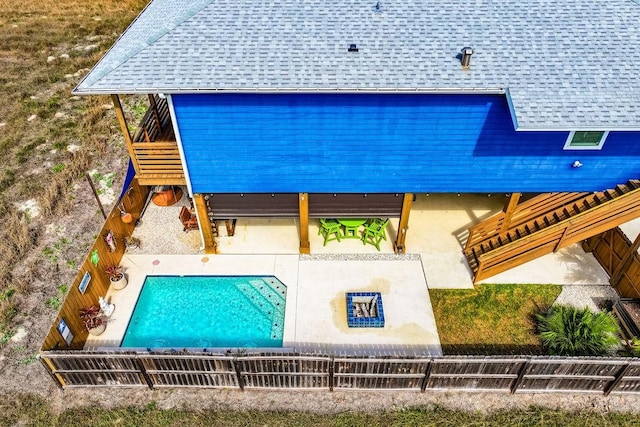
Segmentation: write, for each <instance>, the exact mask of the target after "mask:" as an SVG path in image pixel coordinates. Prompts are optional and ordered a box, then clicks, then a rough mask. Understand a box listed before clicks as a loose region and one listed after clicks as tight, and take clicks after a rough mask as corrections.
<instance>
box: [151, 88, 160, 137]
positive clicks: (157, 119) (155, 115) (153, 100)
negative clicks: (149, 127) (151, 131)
mask: <svg viewBox="0 0 640 427" xmlns="http://www.w3.org/2000/svg"><path fill="white" fill-rule="evenodd" d="M149 104H151V110H152V111H153V118H154V120H155V122H156V126H157V127H158V135H157V136H156V139H160V138H161V137H162V122H160V113H158V104H156V98H155V96H154V95H153V94H152V93H150V94H149Z"/></svg>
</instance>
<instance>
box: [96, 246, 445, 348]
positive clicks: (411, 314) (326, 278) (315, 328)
mask: <svg viewBox="0 0 640 427" xmlns="http://www.w3.org/2000/svg"><path fill="white" fill-rule="evenodd" d="M122 264H123V266H124V267H125V269H126V271H127V275H128V278H129V284H128V285H127V287H126V288H124V289H122V290H119V291H115V290H112V289H111V290H109V293H108V294H107V299H108V300H109V301H110V302H111V303H113V304H115V311H114V313H113V314H112V316H111V318H109V321H108V326H107V329H106V331H105V332H104V333H103V334H102V335H100V336H97V337H94V336H90V337H89V340H88V341H87V344H86V346H85V349H96V348H105V347H118V346H119V345H120V342H121V341H122V338H123V337H124V334H125V331H126V328H127V325H128V323H129V319H130V318H131V315H132V313H133V309H134V307H135V303H136V301H137V298H138V295H139V293H140V290H141V289H142V284H143V283H144V279H145V277H146V276H147V275H177V276H190V275H265V276H269V275H274V276H276V277H277V278H278V279H279V280H280V281H282V282H283V283H284V284H285V285H286V286H287V300H286V301H287V302H286V304H287V305H286V311H285V325H284V337H283V347H284V348H285V349H286V350H290V351H296V352H307V353H309V352H323V353H331V354H336V355H353V354H357V355H385V356H389V355H398V356H413V355H423V356H424V355H440V354H442V350H441V348H440V341H439V338H438V333H437V328H436V324H435V318H434V316H433V310H432V308H431V301H430V300H429V293H428V289H427V285H426V282H425V279H424V274H422V263H421V262H420V261H419V260H417V259H415V260H412V259H407V260H400V259H388V260H385V259H383V258H382V259H375V260H374V259H372V260H351V261H334V260H323V259H316V258H314V257H302V258H301V257H299V256H297V255H216V256H207V255H126V256H125V258H124V260H123V263H122ZM357 291H361V292H365V291H375V292H380V293H381V296H382V301H383V305H384V311H385V326H384V327H383V328H349V327H348V326H347V315H346V301H345V293H346V292H357Z"/></svg>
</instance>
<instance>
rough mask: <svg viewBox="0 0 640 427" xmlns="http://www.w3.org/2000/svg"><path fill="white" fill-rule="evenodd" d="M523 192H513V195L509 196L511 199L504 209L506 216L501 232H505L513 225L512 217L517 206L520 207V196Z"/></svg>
mask: <svg viewBox="0 0 640 427" xmlns="http://www.w3.org/2000/svg"><path fill="white" fill-rule="evenodd" d="M521 195H522V193H511V197H509V201H508V202H507V204H506V205H505V206H504V209H502V212H504V218H503V219H502V227H500V233H504V232H505V231H507V230H508V229H509V226H511V218H513V213H514V212H515V211H516V207H518V201H519V200H520V196H521Z"/></svg>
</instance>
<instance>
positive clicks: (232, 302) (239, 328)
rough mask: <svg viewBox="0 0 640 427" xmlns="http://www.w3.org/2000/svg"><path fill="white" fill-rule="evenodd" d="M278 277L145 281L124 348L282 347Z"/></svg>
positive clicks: (281, 296)
mask: <svg viewBox="0 0 640 427" xmlns="http://www.w3.org/2000/svg"><path fill="white" fill-rule="evenodd" d="M286 295H287V287H286V286H285V285H284V284H282V282H280V281H279V280H278V279H277V278H276V277H274V276H147V278H146V279H145V281H144V284H143V286H142V291H141V292H140V296H139V297H138V302H137V303H136V306H135V309H134V311H133V315H132V316H131V320H130V321H129V326H128V327H127V331H126V332H125V336H124V339H123V340H122V344H121V347H143V348H163V347H164V348H216V347H233V348H252V347H282V336H283V331H284V309H285V301H286Z"/></svg>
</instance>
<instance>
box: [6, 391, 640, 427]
mask: <svg viewBox="0 0 640 427" xmlns="http://www.w3.org/2000/svg"><path fill="white" fill-rule="evenodd" d="M638 423H640V416H638V415H637V414H624V413H615V412H609V413H606V414H602V413H598V412H595V411H583V412H577V413H576V412H570V411H562V410H554V409H543V408H534V407H532V408H529V409H527V410H512V411H498V412H494V413H491V414H488V415H483V414H478V413H472V412H465V411H463V410H459V411H454V410H450V409H445V408H442V407H437V406H436V407H433V408H420V407H416V408H412V409H405V410H395V411H386V412H377V413H362V412H348V413H340V414H334V415H321V414H311V413H301V412H257V411H246V412H229V411H213V410H200V411H189V410H184V409H165V410H163V409H160V408H158V407H157V406H156V405H155V404H154V403H151V404H149V405H147V407H143V408H141V407H138V408H134V407H127V408H117V407H116V408H111V409H106V408H97V407H89V406H87V407H80V408H68V409H64V410H63V411H61V412H59V413H56V412H55V411H54V410H53V408H52V407H51V406H50V405H49V404H48V403H47V402H46V400H45V399H43V398H41V397H38V396H29V395H19V396H11V397H4V398H2V399H0V425H29V426H46V427H57V426H60V427H62V426H93V427H99V426H105V427H106V426H123V427H125V426H132V427H133V426H142V425H144V426H148V427H155V426H158V427H159V426H194V427H196V426H203V427H204V426H207V427H209V426H225V427H234V426H238V427H240V426H243V427H246V426H261V427H262V426H300V427H310V426H322V427H325V426H335V427H338V426H345V427H347V426H349V427H355V426H363V427H377V426H385V427H386V426H403V427H404V426H438V427H441V426H444V427H447V426H456V427H458V426H476V427H484V426H532V427H535V426H568V427H572V426H576V427H577V426H585V425H588V426H633V425H638Z"/></svg>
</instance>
